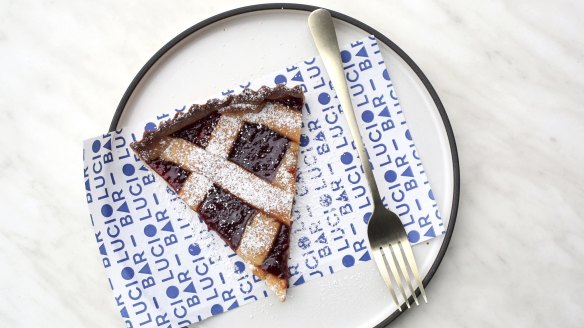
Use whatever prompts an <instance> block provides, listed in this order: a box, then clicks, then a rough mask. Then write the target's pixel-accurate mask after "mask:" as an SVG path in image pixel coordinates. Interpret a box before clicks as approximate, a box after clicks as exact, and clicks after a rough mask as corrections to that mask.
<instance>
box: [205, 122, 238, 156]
mask: <svg viewBox="0 0 584 328" xmlns="http://www.w3.org/2000/svg"><path fill="white" fill-rule="evenodd" d="M242 125H243V121H242V120H241V119H240V118H239V117H237V116H235V115H221V117H220V118H219V121H218V122H217V125H216V126H215V129H214V130H213V133H212V134H211V139H210V140H209V144H208V145H207V148H205V149H206V150H207V151H208V152H210V153H213V154H215V155H217V156H219V157H223V158H227V156H228V155H229V151H230V150H231V147H232V145H233V143H234V142H235V139H236V138H237V136H238V134H239V130H240V129H241V126H242Z"/></svg>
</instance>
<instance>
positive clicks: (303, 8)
mask: <svg viewBox="0 0 584 328" xmlns="http://www.w3.org/2000/svg"><path fill="white" fill-rule="evenodd" d="M318 8H321V7H316V6H311V5H304V4H297V3H265V4H257V5H251V6H245V7H240V8H236V9H232V10H228V11H225V12H223V13H220V14H217V15H215V16H212V17H209V18H207V19H205V20H203V21H201V22H199V23H197V24H195V25H193V26H191V27H189V28H188V29H186V30H184V31H183V32H182V33H180V34H179V35H177V36H175V37H174V38H173V39H172V40H170V41H169V42H168V43H167V44H165V45H164V46H163V47H162V48H161V49H160V50H158V51H157V52H156V53H155V54H154V55H153V56H152V57H151V58H150V60H148V62H147V63H146V64H145V65H144V66H143V67H142V68H141V69H140V71H139V72H138V74H136V76H135V77H134V79H133V80H132V82H131V83H130V85H129V86H128V88H127V89H126V92H124V95H123V96H122V99H121V100H120V103H119V104H118V107H117V109H116V112H115V113H114V116H113V118H112V121H111V124H110V129H109V130H110V131H114V130H115V129H117V125H118V122H119V120H120V117H121V116H122V113H123V112H124V109H125V107H126V105H127V104H128V101H129V100H130V97H131V96H132V94H133V93H134V90H135V89H136V87H137V86H138V84H139V83H140V81H141V80H142V79H143V78H144V76H145V75H146V73H147V72H148V71H149V70H150V69H151V68H152V67H153V66H154V65H155V64H156V62H157V61H158V60H159V59H160V58H162V57H163V56H164V55H165V54H166V53H167V52H168V51H169V50H170V49H172V48H173V47H174V46H176V45H177V44H178V43H180V42H181V41H182V40H184V39H185V38H187V37H188V36H190V35H191V34H193V33H195V32H197V31H199V30H201V29H203V28H205V27H207V26H209V25H211V24H213V23H216V22H219V21H221V20H224V19H226V18H230V17H233V16H237V15H241V14H246V13H251V12H256V11H265V10H274V9H282V10H284V9H285V10H299V11H309V12H310V11H314V10H316V9H318ZM327 10H329V11H330V12H331V15H332V16H333V17H334V18H336V19H339V20H342V21H345V22H346V23H349V24H351V25H354V26H356V27H358V28H360V29H362V30H364V31H366V32H367V33H369V34H372V35H374V36H375V37H376V38H377V39H378V40H379V41H381V42H383V43H384V44H385V45H387V46H388V47H389V48H391V49H392V50H393V51H395V52H396V53H397V54H398V55H399V56H400V57H401V58H402V59H403V60H404V61H405V62H406V63H407V64H408V66H410V68H411V69H412V70H413V71H414V73H416V75H417V76H418V78H419V79H420V81H422V83H423V84H424V87H426V89H427V90H428V92H429V93H430V96H431V97H432V100H433V101H434V104H435V105H436V108H437V109H438V112H439V113H440V117H441V118H442V122H443V124H444V128H445V129H446V135H447V137H448V142H449V144H450V151H451V154H452V166H453V177H454V192H453V193H454V194H453V197H452V210H451V213H450V220H449V221H448V227H447V228H446V234H445V236H444V241H443V242H442V246H441V247H440V250H439V251H438V256H437V257H436V259H435V260H434V263H433V264H432V266H431V267H430V271H428V274H427V275H426V276H425V277H424V280H423V281H422V283H423V285H424V286H427V285H428V283H429V282H430V280H432V277H434V274H435V273H436V271H437V270H438V267H439V266H440V263H441V262H442V259H443V258H444V255H445V254H446V250H447V249H448V245H449V244H450V240H451V239H452V233H453V231H454V224H455V222H456V215H457V213H458V201H459V197H460V167H459V163H458V150H457V147H456V141H455V139H454V132H453V131H452V126H451V125H450V120H449V119H448V115H447V114H446V110H445V109H444V106H443V105H442V102H441V101H440V98H439V97H438V94H437V93H436V90H435V89H434V87H433V86H432V84H431V83H430V81H429V80H428V78H427V77H426V75H425V74H424V73H423V72H422V70H421V69H420V67H418V65H417V64H416V63H415V62H414V61H413V60H412V59H411V58H410V56H408V55H407V54H406V53H405V51H403V50H402V49H401V48H400V47H398V46H397V45H396V44H395V43H393V41H391V40H390V39H389V38H388V37H386V36H385V35H383V34H381V32H379V31H377V30H375V29H374V28H372V27H370V26H369V25H366V24H365V23H363V22H361V21H359V20H357V19H355V18H352V17H350V16H347V15H345V14H342V13H339V12H336V11H333V10H330V9H327ZM416 295H420V290H419V289H418V290H416ZM408 302H409V303H410V304H412V303H413V302H414V300H413V297H410V299H409V300H408ZM402 308H406V306H405V304H402ZM402 313H403V312H400V311H397V310H396V311H395V312H393V313H392V314H391V315H390V316H388V317H387V318H385V319H384V320H383V321H381V322H380V323H379V324H377V325H376V327H384V326H386V325H387V324H389V323H390V322H392V321H393V320H395V319H396V318H397V317H398V316H399V315H400V314H402Z"/></svg>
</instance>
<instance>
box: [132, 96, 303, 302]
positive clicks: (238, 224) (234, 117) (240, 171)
mask: <svg viewBox="0 0 584 328" xmlns="http://www.w3.org/2000/svg"><path fill="white" fill-rule="evenodd" d="M303 106H304V94H303V93H302V89H301V88H300V87H299V86H298V87H294V88H287V87H285V86H283V85H278V86H276V87H273V88H269V87H265V86H264V87H261V88H260V89H258V90H257V91H253V90H250V89H245V90H244V91H242V93H240V94H238V95H230V96H228V97H226V98H224V99H220V100H218V99H214V100H210V101H208V102H207V103H206V104H204V105H193V106H192V107H191V108H190V109H189V110H188V111H187V112H185V113H178V114H177V115H176V116H175V117H174V118H173V119H170V120H167V121H165V122H162V123H161V124H160V126H159V127H158V128H157V129H156V130H153V131H146V132H144V136H143V138H142V140H139V141H136V142H134V143H132V144H131V147H132V148H133V149H134V150H135V151H136V153H137V154H138V155H139V157H140V158H141V159H142V160H143V161H144V162H145V163H146V164H148V166H150V168H151V169H152V170H153V171H154V172H156V173H157V174H158V175H160V176H161V177H162V178H163V179H164V180H165V181H166V182H167V183H168V185H169V186H170V187H171V188H172V189H174V191H175V192H176V193H177V194H178V195H179V196H180V198H181V199H182V200H183V201H184V202H185V203H186V204H187V205H188V206H189V207H190V208H192V209H193V210H194V211H196V212H197V213H198V214H199V216H200V217H201V218H202V219H203V221H204V222H205V223H206V224H207V227H208V228H209V229H210V230H213V231H215V232H216V233H217V234H218V235H219V236H220V237H221V238H222V239H223V240H224V241H225V243H227V245H229V247H231V248H232V249H233V250H234V251H235V252H236V253H237V254H238V255H239V256H240V257H241V258H242V259H243V260H244V261H246V262H247V263H249V264H251V265H252V266H253V270H252V271H253V273H254V274H255V275H257V276H258V277H260V278H262V279H264V280H265V281H266V283H267V284H268V286H269V287H270V288H271V289H272V290H273V291H274V292H275V294H276V295H277V296H278V298H279V299H280V300H282V301H283V300H284V299H285V297H286V290H287V288H288V278H289V276H290V274H289V271H288V255H289V245H290V224H291V220H292V218H291V211H292V202H293V199H294V195H295V193H296V165H297V160H298V148H299V146H298V143H299V140H300V127H301V125H302V108H303Z"/></svg>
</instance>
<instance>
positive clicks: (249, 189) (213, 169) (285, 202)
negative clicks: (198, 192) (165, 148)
mask: <svg viewBox="0 0 584 328" xmlns="http://www.w3.org/2000/svg"><path fill="white" fill-rule="evenodd" d="M184 143H187V144H184ZM184 143H183V145H181V146H180V147H179V148H183V147H184V148H190V151H188V154H189V155H188V160H187V161H186V162H180V164H181V165H183V166H184V167H186V168H188V169H189V170H191V171H193V172H197V173H199V174H202V175H204V176H205V177H207V178H208V179H209V180H211V181H212V182H213V183H215V184H217V185H219V186H220V187H221V188H223V189H226V190H228V191H229V192H230V193H232V194H234V195H235V196H237V197H239V198H241V199H242V200H243V201H245V202H246V203H248V204H250V205H251V206H253V207H255V208H257V209H260V210H262V211H265V212H266V213H267V214H269V215H271V216H274V217H276V218H278V219H280V220H282V221H283V222H285V223H287V224H289V221H290V209H291V207H292V201H293V199H294V194H292V193H290V192H286V191H284V190H282V189H279V188H277V187H275V186H272V185H271V184H269V183H267V182H266V181H264V180H262V179H260V178H258V177H256V176H255V175H254V174H252V173H250V172H248V171H246V170H244V169H243V168H241V167H239V166H238V165H237V164H234V163H231V162H230V161H228V160H226V159H224V158H221V157H219V156H217V155H215V154H211V153H208V152H206V151H205V150H204V149H201V148H199V147H197V146H195V145H193V144H189V143H188V142H187V141H185V142H184Z"/></svg>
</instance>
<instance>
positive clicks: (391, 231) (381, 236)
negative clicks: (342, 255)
mask: <svg viewBox="0 0 584 328" xmlns="http://www.w3.org/2000/svg"><path fill="white" fill-rule="evenodd" d="M308 26H309V27H310V31H311V33H312V37H313V38H314V42H315V44H316V48H317V49H318V52H319V54H320V56H321V58H322V60H323V62H324V66H325V68H326V70H327V72H328V73H329V76H330V78H331V81H332V83H333V86H334V87H335V91H336V93H337V96H338V98H339V101H340V103H341V107H342V108H343V112H344V113H345V117H346V119H347V122H348V123H349V130H350V131H351V135H352V136H353V139H354V140H355V147H356V148H357V151H358V153H359V158H360V159H361V165H362V166H363V171H364V172H365V177H366V179H365V180H366V181H367V183H368V184H369V189H370V190H371V196H372V197H373V205H374V207H373V214H372V215H371V217H370V219H369V223H368V225H367V235H368V237H369V244H370V246H371V250H372V253H373V258H374V259H375V263H376V264H377V267H378V268H379V272H380V273H381V276H382V277H383V280H384V281H385V284H386V285H387V287H388V288H389V290H390V292H391V296H392V298H393V302H394V303H395V305H396V306H397V308H398V309H399V310H400V311H402V306H401V303H400V302H399V301H398V297H397V295H396V293H395V290H394V287H393V285H394V283H395V284H396V285H397V288H398V289H399V291H400V292H401V296H402V297H403V299H404V302H405V303H406V305H407V307H408V308H409V307H410V302H409V301H408V298H407V296H406V293H405V290H404V286H403V284H402V278H403V280H405V281H406V284H407V285H408V287H409V290H410V293H411V294H412V296H413V298H414V301H415V303H416V305H420V303H419V302H418V297H417V295H416V293H415V291H414V288H413V285H412V279H411V276H410V273H411V274H412V275H413V276H414V279H415V281H416V285H417V286H418V287H419V288H420V292H421V294H422V296H423V298H424V301H425V302H426V303H428V298H427V297H426V291H425V290H424V286H423V284H422V282H421V280H420V274H419V272H418V267H417V266H416V260H415V258H414V253H413V252H412V247H411V246H410V243H409V241H408V237H407V235H406V231H405V229H404V227H403V225H402V223H401V221H400V219H399V217H398V216H397V215H396V214H395V213H393V212H392V211H390V210H388V209H386V208H385V206H383V203H382V201H381V197H380V195H379V190H378V189H377V185H376V183H375V179H374V178H373V172H372V171H371V164H370V163H369V160H368V156H367V153H366V151H365V147H364V146H363V141H362V139H361V137H360V136H361V135H360V133H359V128H358V125H357V120H356V119H355V113H354V111H353V105H352V103H351V98H350V96H349V88H348V86H347V81H346V80H345V73H344V70H343V65H342V63H341V57H340V54H339V44H338V41H337V35H336V32H335V27H334V25H333V20H332V18H331V14H330V13H329V12H328V11H327V10H325V9H318V10H315V11H313V12H312V13H311V14H310V16H309V17H308ZM404 256H405V258H404ZM398 269H399V270H398ZM408 269H409V270H408Z"/></svg>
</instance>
